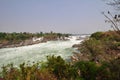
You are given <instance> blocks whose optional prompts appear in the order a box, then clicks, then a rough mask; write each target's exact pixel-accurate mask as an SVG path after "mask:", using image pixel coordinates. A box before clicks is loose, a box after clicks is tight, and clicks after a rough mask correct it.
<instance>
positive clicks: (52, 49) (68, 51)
mask: <svg viewBox="0 0 120 80" xmlns="http://www.w3.org/2000/svg"><path fill="white" fill-rule="evenodd" d="M81 41H82V40H76V36H72V37H71V38H70V40H68V41H48V42H46V43H39V44H35V45H29V46H23V47H16V48H3V49H0V67H2V66H3V64H4V65H7V64H10V63H13V64H14V65H15V66H18V65H19V64H21V63H23V62H28V61H30V62H33V61H35V62H36V61H45V60H46V56H48V55H55V56H58V55H59V56H61V57H62V58H64V59H70V56H72V55H73V54H72V52H73V51H74V50H75V49H73V48H72V45H74V44H77V43H80V42H81Z"/></svg>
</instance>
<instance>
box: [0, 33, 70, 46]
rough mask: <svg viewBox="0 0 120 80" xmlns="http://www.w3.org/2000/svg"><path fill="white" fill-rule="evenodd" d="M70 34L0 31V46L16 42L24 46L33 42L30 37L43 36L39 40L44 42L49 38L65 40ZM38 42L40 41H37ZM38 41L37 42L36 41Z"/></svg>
mask: <svg viewBox="0 0 120 80" xmlns="http://www.w3.org/2000/svg"><path fill="white" fill-rule="evenodd" d="M69 35H70V34H62V33H53V32H50V33H43V32H40V33H26V32H24V33H22V32H21V33H16V32H14V33H2V32H0V48H3V47H6V46H8V45H13V47H14V45H15V44H17V46H24V45H30V44H34V43H35V42H33V41H32V38H33V37H34V38H40V37H43V40H42V41H41V42H46V41H50V40H58V39H61V40H65V37H68V36H69ZM39 42H40V41H39ZM37 43H38V42H37Z"/></svg>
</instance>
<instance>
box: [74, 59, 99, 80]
mask: <svg viewBox="0 0 120 80" xmlns="http://www.w3.org/2000/svg"><path fill="white" fill-rule="evenodd" d="M75 67H76V68H77V70H80V74H81V75H80V76H81V77H82V78H84V79H85V80H96V75H97V69H98V67H97V66H96V64H95V63H94V62H85V61H80V62H77V63H76V64H75Z"/></svg>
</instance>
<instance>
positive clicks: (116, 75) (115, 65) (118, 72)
mask: <svg viewBox="0 0 120 80" xmlns="http://www.w3.org/2000/svg"><path fill="white" fill-rule="evenodd" d="M108 67H109V70H110V72H111V76H110V78H111V80H119V79H120V58H117V59H115V60H113V61H111V62H110V63H108Z"/></svg>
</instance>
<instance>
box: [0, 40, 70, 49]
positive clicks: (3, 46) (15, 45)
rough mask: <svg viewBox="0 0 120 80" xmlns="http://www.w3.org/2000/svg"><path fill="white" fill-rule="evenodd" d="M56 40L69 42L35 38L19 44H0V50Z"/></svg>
mask: <svg viewBox="0 0 120 80" xmlns="http://www.w3.org/2000/svg"><path fill="white" fill-rule="evenodd" d="M57 40H61V41H62V40H64V41H66V40H69V39H65V38H57V39H46V38H41V39H39V38H36V40H34V38H32V39H27V40H24V41H21V42H19V43H15V44H14V43H11V44H9V42H8V43H7V44H3V43H0V49H2V48H15V47H21V46H28V45H34V44H39V43H45V42H47V41H57Z"/></svg>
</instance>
